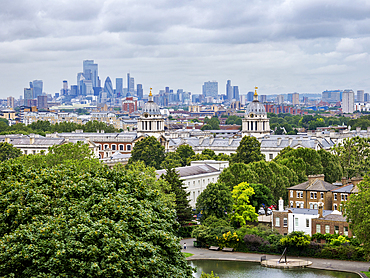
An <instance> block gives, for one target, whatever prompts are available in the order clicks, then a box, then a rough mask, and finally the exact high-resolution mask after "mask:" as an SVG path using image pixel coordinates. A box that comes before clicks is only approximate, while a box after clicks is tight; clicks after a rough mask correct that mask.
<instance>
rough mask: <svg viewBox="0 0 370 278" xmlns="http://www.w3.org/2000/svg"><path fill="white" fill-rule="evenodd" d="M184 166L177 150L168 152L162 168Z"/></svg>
mask: <svg viewBox="0 0 370 278" xmlns="http://www.w3.org/2000/svg"><path fill="white" fill-rule="evenodd" d="M181 166H182V159H181V157H180V156H179V154H178V153H176V152H169V153H166V155H165V158H164V160H163V162H162V163H161V169H166V168H168V167H172V168H176V167H181Z"/></svg>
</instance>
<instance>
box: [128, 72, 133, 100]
mask: <svg viewBox="0 0 370 278" xmlns="http://www.w3.org/2000/svg"><path fill="white" fill-rule="evenodd" d="M128 92H130V94H131V95H132V96H133V95H134V94H135V79H134V78H133V77H131V76H130V73H128V74H127V93H128Z"/></svg>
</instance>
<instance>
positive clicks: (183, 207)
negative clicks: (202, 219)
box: [161, 166, 193, 226]
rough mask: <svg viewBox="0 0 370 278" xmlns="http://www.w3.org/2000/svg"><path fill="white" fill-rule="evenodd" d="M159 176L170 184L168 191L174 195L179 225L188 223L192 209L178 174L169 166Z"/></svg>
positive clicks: (188, 193) (187, 193)
mask: <svg viewBox="0 0 370 278" xmlns="http://www.w3.org/2000/svg"><path fill="white" fill-rule="evenodd" d="M161 178H162V179H163V180H165V181H166V182H167V183H168V184H169V185H170V192H171V193H174V195H175V209H176V215H177V221H178V222H179V223H180V225H181V226H184V225H187V224H189V223H190V222H191V221H192V220H193V219H192V217H193V214H192V209H191V207H190V206H189V199H188V196H189V195H190V192H186V191H185V186H184V184H183V182H182V181H181V180H180V176H179V174H178V173H177V172H176V170H175V169H174V168H171V167H170V166H169V167H168V168H167V169H166V173H165V174H162V176H161Z"/></svg>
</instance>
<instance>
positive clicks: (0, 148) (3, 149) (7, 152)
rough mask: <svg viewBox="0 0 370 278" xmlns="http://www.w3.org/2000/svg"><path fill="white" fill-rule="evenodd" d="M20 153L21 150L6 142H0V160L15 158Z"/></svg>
mask: <svg viewBox="0 0 370 278" xmlns="http://www.w3.org/2000/svg"><path fill="white" fill-rule="evenodd" d="M21 155H22V151H21V150H19V149H17V148H15V147H13V145H12V144H9V143H7V142H1V143H0V161H5V160H8V159H12V158H16V157H18V156H21Z"/></svg>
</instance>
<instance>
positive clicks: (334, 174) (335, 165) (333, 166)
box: [318, 149, 343, 183]
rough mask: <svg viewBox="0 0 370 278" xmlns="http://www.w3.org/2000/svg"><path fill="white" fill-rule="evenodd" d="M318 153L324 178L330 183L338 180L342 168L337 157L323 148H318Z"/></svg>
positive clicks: (340, 176) (341, 174) (341, 173)
mask: <svg viewBox="0 0 370 278" xmlns="http://www.w3.org/2000/svg"><path fill="white" fill-rule="evenodd" d="M318 154H319V155H320V158H321V165H322V167H323V174H324V175H325V180H326V181H327V182H330V183H334V182H336V181H340V180H341V178H342V176H343V170H342V166H341V165H340V160H339V157H338V156H337V155H334V154H332V153H331V152H328V151H325V150H323V149H321V150H319V151H318Z"/></svg>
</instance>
